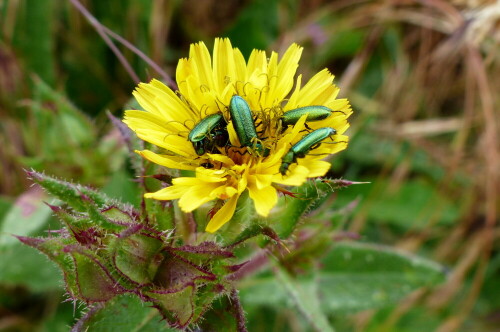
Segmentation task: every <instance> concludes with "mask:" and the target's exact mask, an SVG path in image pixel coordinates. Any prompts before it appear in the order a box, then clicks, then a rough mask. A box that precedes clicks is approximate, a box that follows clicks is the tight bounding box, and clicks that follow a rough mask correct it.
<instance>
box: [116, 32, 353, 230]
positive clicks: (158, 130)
mask: <svg viewBox="0 0 500 332" xmlns="http://www.w3.org/2000/svg"><path fill="white" fill-rule="evenodd" d="M301 53H302V48H301V47H299V46H298V45H296V44H293V45H291V46H290V47H289V48H288V50H287V51H286V52H285V54H284V55H283V56H282V58H281V59H280V60H278V54H277V53H275V52H273V53H271V56H270V58H267V57H266V54H265V52H264V51H260V50H254V51H253V52H252V53H251V55H250V58H249V59H248V62H245V59H244V57H243V55H242V54H241V52H240V51H239V50H238V49H237V48H233V47H232V46H231V43H230V41H229V39H216V40H215V45H214V50H213V57H211V56H210V53H209V51H208V49H207V47H206V46H205V44H204V43H203V42H200V43H198V44H193V45H191V48H190V52H189V58H188V59H181V60H180V61H179V64H178V66H177V73H176V80H177V83H178V86H179V88H178V91H176V92H174V91H172V90H171V89H170V88H168V87H167V86H165V85H164V84H163V83H161V82H160V81H157V80H153V81H151V82H150V83H149V84H145V83H141V84H139V86H138V87H137V89H136V91H135V92H134V96H135V98H136V99H137V101H138V102H139V104H140V105H141V106H142V107H143V108H144V110H145V111H139V110H129V111H126V113H125V119H124V122H125V123H126V124H127V125H128V126H129V127H130V128H131V129H132V130H134V131H135V132H136V133H137V135H138V136H139V137H140V138H141V139H143V140H145V141H147V142H150V143H152V144H154V145H156V146H158V147H160V148H162V149H163V151H162V152H161V153H155V152H153V151H150V150H144V151H139V153H140V154H141V155H142V156H143V157H144V158H146V159H148V160H149V161H151V162H153V163H156V164H159V165H162V166H165V167H168V168H172V169H179V170H192V171H194V176H192V177H178V178H174V179H173V180H172V185H171V186H169V187H166V188H164V189H161V190H159V191H157V192H154V193H147V194H145V197H146V198H153V199H157V200H174V199H179V206H180V208H181V209H182V210H183V211H185V212H191V211H193V210H195V209H196V208H198V207H200V206H201V205H203V204H205V203H207V202H210V201H213V200H216V202H217V203H218V204H217V206H221V207H220V209H219V210H217V212H216V213H215V214H213V216H212V218H211V219H210V221H209V222H208V224H207V226H206V231H208V232H215V231H217V230H218V229H219V228H220V227H222V226H223V225H224V224H225V223H227V222H228V221H229V220H230V219H231V217H232V216H233V214H234V211H235V209H236V203H237V202H238V198H239V197H240V195H241V194H242V193H243V192H244V191H245V190H248V194H249V196H250V198H251V199H252V200H253V203H254V206H255V210H256V212H257V213H258V214H259V215H261V216H263V217H266V216H267V215H268V214H269V212H270V211H271V209H272V208H273V207H274V206H275V205H276V203H277V201H278V191H280V190H282V189H281V188H282V187H281V186H280V185H289V186H299V185H301V184H302V183H304V182H305V181H306V180H307V178H313V177H318V176H323V175H325V174H326V172H327V171H328V170H329V169H330V164H329V163H328V162H326V161H323V160H322V159H323V158H325V157H326V156H328V155H330V154H333V153H336V152H338V151H341V150H343V149H345V148H346V147H347V141H348V137H347V136H345V135H343V133H344V132H345V131H346V130H347V128H348V127H349V123H348V122H347V118H348V117H349V115H350V114H351V113H352V111H351V108H350V105H349V102H348V100H347V99H336V97H337V95H338V92H339V89H338V87H336V86H335V85H334V84H333V75H332V74H331V73H330V72H329V71H328V70H327V69H324V70H322V71H320V72H319V73H317V74H316V75H314V76H313V77H312V78H311V79H310V80H309V81H308V82H307V83H306V84H305V85H304V86H302V76H301V75H298V76H297V78H296V79H294V77H295V74H296V70H297V67H298V61H299V59H300V56H301ZM234 96H239V97H241V98H242V99H243V102H242V103H243V104H245V103H246V104H247V105H248V106H249V109H250V112H251V113H250V115H251V119H252V122H253V124H250V126H246V127H245V126H241V125H240V126H238V123H235V121H240V120H238V119H233V117H232V116H231V112H230V104H231V102H232V100H233V98H234ZM239 97H238V98H239ZM239 100H240V101H241V99H239ZM306 106H320V107H323V108H325V109H329V110H331V112H330V113H331V114H329V116H327V117H326V118H324V119H321V120H318V121H309V118H308V115H307V114H303V115H302V116H300V117H299V118H297V119H295V120H296V121H294V122H293V123H291V124H285V123H284V121H283V116H284V114H286V113H287V112H288V111H291V110H295V109H297V108H301V107H306ZM236 111H239V110H236ZM215 114H218V116H214V115H215ZM299 115H300V112H299ZM209 116H212V118H213V119H214V121H213V123H212V124H210V123H209V121H210V120H205V121H204V122H203V123H202V124H203V126H201V125H200V126H197V125H198V124H200V122H201V121H203V120H204V119H207V117H209ZM205 122H206V124H205ZM252 125H253V126H254V127H255V129H254V130H255V133H256V136H255V135H254V137H252V139H251V143H250V144H248V142H247V144H242V142H240V140H242V138H241V137H242V134H247V132H245V131H246V130H247V129H248V130H249V131H250V133H252V130H253V129H252V128H248V127H252ZM242 127H243V129H242ZM195 128H196V129H195ZM321 128H323V129H324V128H333V129H334V130H333V131H332V130H331V129H329V130H330V131H329V134H328V137H326V138H325V137H323V138H321V137H320V138H318V139H317V140H316V141H314V139H315V138H314V137H313V136H314V135H316V133H319V131H316V130H317V129H321ZM193 130H195V131H200V133H201V136H200V135H198V136H199V137H197V138H196V141H195V139H194V137H195V136H196V135H194V134H196V133H192V131H193ZM242 131H243V133H242ZM190 134H191V135H190ZM308 134H311V135H312V136H310V138H311V139H313V141H314V142H313V143H314V144H309V145H307V144H305V145H306V147H305V148H304V144H302V143H303V141H304V138H305V136H306V135H308ZM204 135H205V136H204ZM301 140H302V141H301ZM298 143H300V144H302V145H300V144H298ZM292 148H294V149H293V150H292ZM301 149H302V150H303V151H302V150H301ZM301 152H304V153H301ZM221 203H223V204H221Z"/></svg>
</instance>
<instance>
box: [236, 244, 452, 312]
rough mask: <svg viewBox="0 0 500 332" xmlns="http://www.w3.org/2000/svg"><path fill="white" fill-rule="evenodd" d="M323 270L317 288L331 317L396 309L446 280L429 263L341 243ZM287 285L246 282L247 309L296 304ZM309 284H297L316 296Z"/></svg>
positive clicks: (438, 267)
mask: <svg viewBox="0 0 500 332" xmlns="http://www.w3.org/2000/svg"><path fill="white" fill-rule="evenodd" d="M322 265H323V269H322V271H321V272H320V274H319V276H318V278H317V280H316V283H317V284H316V286H314V287H317V288H318V293H319V294H320V295H321V298H320V301H321V307H322V309H323V311H324V312H326V313H328V314H331V313H333V314H335V313H339V312H353V311H360V310H366V309H373V308H381V307H385V306H388V305H392V304H395V303H397V301H399V300H401V299H402V298H404V297H405V296H407V295H408V294H409V293H411V292H412V291H414V290H416V289H418V288H421V287H426V286H433V285H436V284H438V283H440V282H442V281H443V280H444V277H445V274H444V269H443V267H442V266H441V265H439V264H437V263H434V262H432V261H430V260H427V259H424V258H420V257H417V256H414V255H410V254H406V253H405V254H404V253H401V252H399V251H396V250H394V249H390V248H387V247H381V246H375V245H369V244H359V243H338V244H336V245H335V246H334V248H333V250H332V251H331V252H330V253H329V254H328V255H327V256H326V257H325V258H324V259H323V261H322ZM280 277H281V276H280ZM285 278H286V277H285ZM286 281H287V280H286V279H283V280H280V281H278V280H276V278H273V277H271V276H265V277H260V278H255V279H254V280H252V281H251V282H248V283H247V284H246V283H245V282H243V283H242V284H241V285H240V286H241V292H240V294H241V299H242V303H243V306H244V307H245V306H246V305H262V306H264V305H265V306H272V307H275V308H281V307H283V306H288V307H289V306H290V304H291V301H292V299H291V297H290V295H289V292H288V291H285V289H284V288H283V286H285V287H290V286H288V285H286V284H285V283H286ZM310 282H311V281H310V280H307V279H306V280H296V281H295V283H297V284H298V285H300V287H302V289H303V290H304V289H305V290H307V289H309V291H312V292H313V291H314V289H313V287H312V286H310V285H308V284H309V283H310ZM308 287H309V288H308ZM304 303H306V302H304Z"/></svg>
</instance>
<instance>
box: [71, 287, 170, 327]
mask: <svg viewBox="0 0 500 332" xmlns="http://www.w3.org/2000/svg"><path fill="white" fill-rule="evenodd" d="M161 319H162V317H161V316H160V314H159V312H158V310H156V309H154V308H151V307H149V306H146V305H144V303H143V302H142V301H141V300H140V299H139V298H138V297H136V296H132V295H120V296H117V297H115V298H114V299H112V300H111V301H109V302H107V303H106V304H105V305H103V306H96V307H95V309H91V310H90V312H89V313H88V314H87V315H85V316H84V317H83V318H82V319H80V321H79V322H78V323H77V325H76V326H75V327H74V329H75V330H77V331H92V332H108V331H130V332H139V331H140V332H175V331H177V330H175V329H172V328H169V327H168V326H167V323H166V322H165V321H162V320H161ZM77 327H78V328H77ZM76 328H77V329H76Z"/></svg>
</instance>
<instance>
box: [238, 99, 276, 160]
mask: <svg viewBox="0 0 500 332" xmlns="http://www.w3.org/2000/svg"><path fill="white" fill-rule="evenodd" d="M229 114H230V115H231V120H232V121H233V126H234V130H235V131H236V135H237V136H238V139H239V141H240V144H241V146H246V147H250V148H253V149H255V151H256V152H257V154H262V155H264V156H266V155H267V154H269V150H268V149H265V148H264V147H263V146H262V144H261V143H260V142H259V137H258V136H257V130H256V129H255V123H254V120H253V117H252V111H251V110H250V106H249V105H248V103H247V102H246V101H245V99H243V98H242V97H240V96H237V95H235V96H233V97H232V98H231V101H230V103H229Z"/></svg>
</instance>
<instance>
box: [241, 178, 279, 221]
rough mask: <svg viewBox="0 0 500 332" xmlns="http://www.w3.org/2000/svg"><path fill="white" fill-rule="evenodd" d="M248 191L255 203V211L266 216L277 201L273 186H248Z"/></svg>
mask: <svg viewBox="0 0 500 332" xmlns="http://www.w3.org/2000/svg"><path fill="white" fill-rule="evenodd" d="M248 193H249V194H250V198H251V199H252V200H253V203H254V205H255V211H257V213H258V214H259V215H261V216H263V217H267V215H268V214H269V211H271V209H272V208H273V207H274V206H275V205H276V203H277V202H278V195H277V193H276V189H275V188H274V187H273V186H267V187H264V188H261V189H259V188H257V187H256V186H249V187H248Z"/></svg>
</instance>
